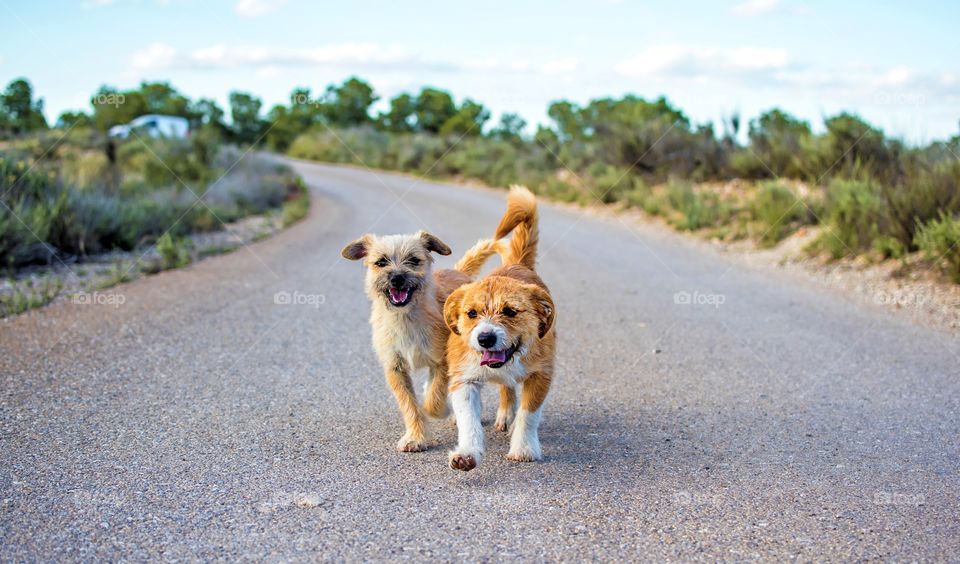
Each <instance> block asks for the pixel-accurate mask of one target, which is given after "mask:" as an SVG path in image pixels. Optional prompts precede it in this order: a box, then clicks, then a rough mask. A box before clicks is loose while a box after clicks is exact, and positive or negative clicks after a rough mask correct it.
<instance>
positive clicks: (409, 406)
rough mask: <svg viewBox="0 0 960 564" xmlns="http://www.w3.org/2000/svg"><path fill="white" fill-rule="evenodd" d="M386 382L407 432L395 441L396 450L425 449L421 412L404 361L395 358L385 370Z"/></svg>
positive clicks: (414, 450)
mask: <svg viewBox="0 0 960 564" xmlns="http://www.w3.org/2000/svg"><path fill="white" fill-rule="evenodd" d="M386 375H387V384H388V385H389V386H390V389H391V390H392V391H393V395H394V396H395V397H396V398H397V405H399V406H400V413H401V414H403V423H404V425H405V426H406V429H407V432H406V433H404V435H403V436H402V437H400V440H399V441H397V450H399V451H401V452H420V451H422V450H426V449H427V438H426V432H425V426H424V420H423V413H421V412H420V406H419V405H417V395H416V393H414V391H413V382H411V380H410V372H409V370H407V366H406V363H404V362H403V360H402V359H400V358H397V359H396V360H395V361H394V362H393V363H392V364H391V365H390V366H389V367H388V368H387V370H386Z"/></svg>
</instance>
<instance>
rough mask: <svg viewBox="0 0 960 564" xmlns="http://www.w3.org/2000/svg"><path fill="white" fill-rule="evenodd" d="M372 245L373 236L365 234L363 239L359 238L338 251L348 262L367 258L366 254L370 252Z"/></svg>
mask: <svg viewBox="0 0 960 564" xmlns="http://www.w3.org/2000/svg"><path fill="white" fill-rule="evenodd" d="M372 243H373V235H370V234H367V235H364V236H363V237H360V238H359V239H357V240H356V241H353V242H352V243H350V244H348V245H347V246H346V247H344V248H343V250H342V251H340V254H341V255H342V256H343V258H345V259H350V260H360V259H362V258H363V257H365V256H367V253H368V252H369V251H370V245H371V244H372Z"/></svg>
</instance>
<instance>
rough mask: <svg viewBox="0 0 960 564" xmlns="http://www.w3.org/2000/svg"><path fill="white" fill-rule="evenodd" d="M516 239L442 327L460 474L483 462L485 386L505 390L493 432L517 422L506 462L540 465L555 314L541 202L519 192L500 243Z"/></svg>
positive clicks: (457, 300) (469, 287)
mask: <svg viewBox="0 0 960 564" xmlns="http://www.w3.org/2000/svg"><path fill="white" fill-rule="evenodd" d="M511 231H512V232H513V236H512V237H511V239H510V242H509V244H506V243H502V242H500V241H497V242H498V243H499V244H498V246H497V249H498V252H499V253H500V255H501V257H502V259H503V265H502V266H501V267H500V268H497V269H496V270H494V271H493V272H491V273H490V274H488V275H487V276H486V277H484V278H482V279H481V280H478V281H476V282H473V283H470V284H466V285H464V286H461V287H460V288H459V289H457V290H455V291H454V292H453V293H452V294H450V297H449V298H447V302H446V304H445V306H444V311H443V313H444V319H445V320H446V323H447V325H448V326H449V327H450V330H451V334H450V337H449V343H448V344H447V359H448V363H449V365H450V397H451V403H452V404H453V412H454V415H456V418H457V430H458V435H459V437H458V439H459V440H458V444H457V449H456V450H455V451H453V452H451V453H450V456H449V462H450V467H451V468H454V469H457V470H465V471H467V470H472V469H473V468H475V467H476V466H477V464H479V463H480V459H481V457H482V456H483V450H484V447H483V428H482V427H481V424H480V387H481V385H482V384H483V383H484V382H487V381H492V382H496V383H498V384H500V407H499V409H498V410H497V419H496V423H495V425H496V428H497V429H498V430H500V431H506V430H507V428H508V426H509V425H510V423H511V421H513V430H512V435H511V437H510V452H509V454H507V458H509V459H510V460H516V461H532V460H540V458H541V457H542V452H541V448H540V437H539V433H538V429H539V425H540V413H541V410H542V408H543V401H544V399H545V398H546V397H547V391H548V390H549V389H550V381H551V379H552V378H553V367H554V364H553V363H554V360H553V359H554V348H555V343H556V331H554V330H552V328H553V322H554V318H555V317H556V314H555V310H554V305H553V299H552V298H551V297H550V292H549V291H548V290H547V286H546V285H545V284H544V283H543V281H542V280H541V279H540V277H539V276H538V275H537V273H536V272H535V271H534V264H535V262H536V254H537V240H538V237H539V235H538V230H537V201H536V199H535V198H534V196H533V194H532V193H531V192H530V191H529V190H527V189H526V188H523V187H519V186H514V187H512V188H511V190H510V194H509V195H508V196H507V212H506V214H505V215H504V216H503V219H501V221H500V225H499V226H498V227H497V232H496V235H495V239H497V240H499V239H500V238H502V237H504V236H506V235H507V234H509V233H510V232H511ZM518 385H519V386H521V391H520V409H519V411H517V410H516V403H517V394H516V387H517V386H518ZM514 413H516V419H515V420H514Z"/></svg>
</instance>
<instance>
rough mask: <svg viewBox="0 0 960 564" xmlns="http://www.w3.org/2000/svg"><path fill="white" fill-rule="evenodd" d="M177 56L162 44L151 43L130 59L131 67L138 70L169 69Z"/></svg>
mask: <svg viewBox="0 0 960 564" xmlns="http://www.w3.org/2000/svg"><path fill="white" fill-rule="evenodd" d="M176 55H177V51H176V49H174V48H173V47H170V46H169V45H165V44H163V43H153V44H151V45H150V46H148V47H147V48H146V49H143V50H141V51H137V52H135V53H134V54H133V55H132V56H131V57H130V62H131V63H132V64H133V67H134V68H136V69H140V70H156V69H164V68H169V67H170V66H172V65H173V61H174V58H175V57H176Z"/></svg>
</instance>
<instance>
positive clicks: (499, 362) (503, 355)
mask: <svg viewBox="0 0 960 564" xmlns="http://www.w3.org/2000/svg"><path fill="white" fill-rule="evenodd" d="M518 347H519V345H511V346H510V347H509V348H506V349H503V350H499V351H492V350H490V349H484V351H483V353H481V355H480V366H489V367H490V368H500V367H501V366H503V365H504V364H506V363H507V362H509V361H510V359H511V358H513V353H515V352H517V348H518Z"/></svg>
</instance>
